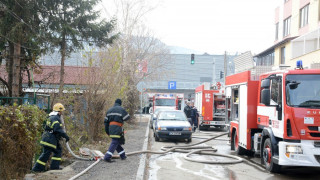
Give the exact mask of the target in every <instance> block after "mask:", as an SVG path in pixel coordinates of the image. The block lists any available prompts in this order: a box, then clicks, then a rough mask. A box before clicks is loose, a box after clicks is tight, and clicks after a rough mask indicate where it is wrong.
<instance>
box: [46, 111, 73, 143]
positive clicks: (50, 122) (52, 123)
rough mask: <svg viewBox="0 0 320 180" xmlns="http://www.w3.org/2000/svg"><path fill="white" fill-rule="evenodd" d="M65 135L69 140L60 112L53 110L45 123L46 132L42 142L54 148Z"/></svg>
mask: <svg viewBox="0 0 320 180" xmlns="http://www.w3.org/2000/svg"><path fill="white" fill-rule="evenodd" d="M61 137H64V138H65V139H67V140H69V137H68V135H67V134H66V133H65V132H64V130H63V128H62V124H61V119H60V115H59V114H58V112H51V113H50V114H49V118H48V119H47V121H46V123H45V132H44V133H43V134H42V139H41V141H40V144H41V145H43V146H47V147H50V148H53V149H56V148H57V144H58V141H59V140H60V139H61Z"/></svg>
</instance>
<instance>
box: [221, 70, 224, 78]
mask: <svg viewBox="0 0 320 180" xmlns="http://www.w3.org/2000/svg"><path fill="white" fill-rule="evenodd" d="M223 75H224V73H223V71H220V79H222V78H223Z"/></svg>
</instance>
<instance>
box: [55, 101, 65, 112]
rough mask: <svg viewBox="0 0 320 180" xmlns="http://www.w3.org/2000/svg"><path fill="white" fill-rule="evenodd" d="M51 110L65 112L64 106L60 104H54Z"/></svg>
mask: <svg viewBox="0 0 320 180" xmlns="http://www.w3.org/2000/svg"><path fill="white" fill-rule="evenodd" d="M53 110H54V111H64V110H66V109H65V108H64V106H63V105H62V104H61V103H56V104H55V105H54V106H53Z"/></svg>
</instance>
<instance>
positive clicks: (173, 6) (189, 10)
mask: <svg viewBox="0 0 320 180" xmlns="http://www.w3.org/2000/svg"><path fill="white" fill-rule="evenodd" d="M103 1H106V0H103ZM280 1H283V0H146V2H150V3H151V2H153V4H154V2H157V3H158V5H157V7H156V8H155V9H154V10H153V11H151V12H149V13H148V14H147V15H146V17H145V18H146V22H145V23H146V25H147V26H148V27H149V28H150V29H151V30H152V31H153V32H154V34H155V35H156V37H158V38H159V39H160V40H161V41H163V42H164V43H166V44H167V45H170V46H181V47H184V48H188V49H194V50H196V51H200V52H207V53H209V54H223V53H224V51H227V52H229V53H235V52H239V53H241V52H245V51H251V52H252V53H253V54H257V53H260V52H261V51H263V50H265V49H267V48H268V47H270V46H272V45H273V42H274V37H275V35H274V34H275V25H274V12H275V8H276V7H277V6H278V4H279V3H280ZM107 7H108V6H107ZM109 7H110V6H109Z"/></svg>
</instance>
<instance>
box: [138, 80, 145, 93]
mask: <svg viewBox="0 0 320 180" xmlns="http://www.w3.org/2000/svg"><path fill="white" fill-rule="evenodd" d="M137 89H138V91H139V92H144V91H145V90H146V83H144V82H142V81H141V82H139V83H138V84H137Z"/></svg>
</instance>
